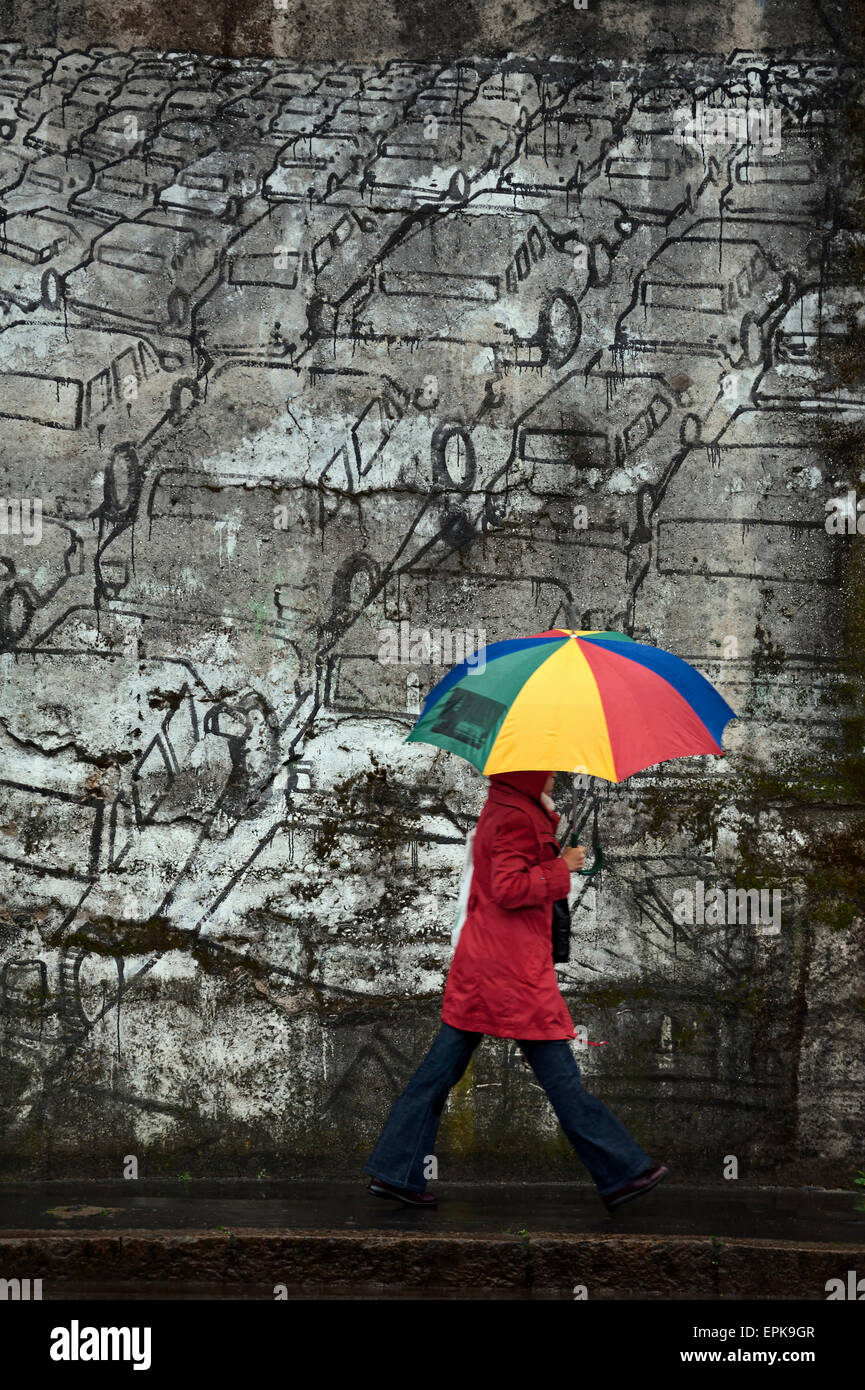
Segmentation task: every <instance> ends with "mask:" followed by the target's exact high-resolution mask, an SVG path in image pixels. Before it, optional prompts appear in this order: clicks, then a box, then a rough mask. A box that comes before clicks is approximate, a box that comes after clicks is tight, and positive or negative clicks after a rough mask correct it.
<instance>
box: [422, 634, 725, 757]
mask: <svg viewBox="0 0 865 1390" xmlns="http://www.w3.org/2000/svg"><path fill="white" fill-rule="evenodd" d="M483 651H484V658H485V659H484V661H483V663H481V662H477V663H476V664H475V665H470V664H469V662H467V661H463V662H461V663H460V665H458V666H455V667H454V668H453V670H451V671H449V672H448V674H447V675H446V676H445V677H444V678H443V679H442V680H440V681H439V683H438V685H436V686H434V688H433V689H432V690H431V691H430V693H429V695H428V696H427V697H426V700H425V701H424V706H423V709H422V710H421V713H420V716H419V718H418V720H417V722H416V724H415V726H414V728H413V729H412V731H411V733H410V734H409V735H408V738H407V740H406V742H407V743H412V742H415V743H432V744H436V745H437V746H438V747H439V748H446V749H448V750H449V751H450V752H452V753H458V754H459V755H460V756H461V757H463V758H466V759H467V760H468V762H470V763H471V764H472V765H473V766H474V767H476V768H477V769H478V771H479V772H482V773H484V774H485V775H487V776H489V775H490V774H491V773H493V772H520V771H523V772H524V771H527V770H529V769H534V768H548V769H549V770H550V771H557V772H570V773H577V772H579V773H586V774H588V775H589V776H592V777H602V778H604V779H605V780H606V781H608V782H622V781H624V779H625V778H626V777H630V776H631V775H632V774H633V773H635V772H640V771H641V770H642V769H643V768H644V767H649V766H651V764H652V763H662V762H667V761H668V760H669V759H671V758H688V757H693V756H694V755H695V754H699V753H723V751H724V750H723V748H722V747H721V736H722V734H723V731H724V726H725V725H726V724H727V722H728V721H729V720H730V719H735V718H736V717H737V716H736V714H735V713H734V711H733V710H732V709H731V708H730V706H729V705H728V704H727V702H726V700H723V699H722V698H721V696H720V695H719V694H718V692H717V690H715V688H714V687H713V686H712V685H710V683H709V682H708V681H707V680H706V678H705V676H701V675H700V673H699V671H695V670H694V668H693V666H689V665H688V663H687V662H686V661H682V660H681V659H680V658H679V657H677V656H673V655H672V653H671V652H665V651H661V650H660V649H659V648H657V647H647V646H645V645H644V644H643V643H641V642H635V641H634V640H633V639H632V638H631V637H627V636H626V635H625V633H623V632H580V631H576V630H575V629H572V628H551V629H550V631H549V632H536V633H535V634H534V635H533V636H531V637H521V638H516V639H515V640H513V641H508V642H494V643H492V645H491V646H488V647H486V648H485V649H483Z"/></svg>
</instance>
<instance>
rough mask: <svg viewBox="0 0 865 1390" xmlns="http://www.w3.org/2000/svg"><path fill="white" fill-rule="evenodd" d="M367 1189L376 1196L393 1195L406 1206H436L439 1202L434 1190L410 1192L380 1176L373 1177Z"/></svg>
mask: <svg viewBox="0 0 865 1390" xmlns="http://www.w3.org/2000/svg"><path fill="white" fill-rule="evenodd" d="M368 1191H370V1192H372V1193H374V1195H375V1196H376V1197H393V1198H395V1200H396V1201H397V1202H405V1204H406V1206H407V1207H437V1206H438V1203H439V1199H438V1197H437V1196H436V1195H435V1193H434V1192H410V1191H409V1189H408V1188H407V1187H394V1185H393V1183H390V1182H384V1181H383V1179H382V1178H373V1180H372V1182H371V1183H370V1185H369V1189H368Z"/></svg>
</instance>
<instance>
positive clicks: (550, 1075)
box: [364, 772, 668, 1211]
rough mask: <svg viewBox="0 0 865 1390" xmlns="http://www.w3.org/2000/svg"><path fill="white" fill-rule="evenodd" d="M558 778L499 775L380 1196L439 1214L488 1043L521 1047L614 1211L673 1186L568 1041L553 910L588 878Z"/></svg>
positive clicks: (377, 1157)
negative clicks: (465, 1085)
mask: <svg viewBox="0 0 865 1390" xmlns="http://www.w3.org/2000/svg"><path fill="white" fill-rule="evenodd" d="M553 781H554V774H553V773H552V772H549V773H547V772H500V773H496V774H494V775H493V776H492V777H490V779H489V782H490V787H489V793H488V795H487V800H486V803H485V805H484V808H483V810H482V811H481V814H480V818H479V820H478V824H477V833H476V835H475V842H474V871H473V875H472V882H471V892H470V894H469V901H468V912H467V915H466V920H465V924H464V926H463V929H462V932H461V934H460V938H459V942H458V944H457V948H456V951H455V953H454V958H453V961H452V963H451V968H450V973H449V975H448V979H447V985H446V987H445V993H444V1001H443V1004H442V1014H441V1016H442V1026H441V1029H440V1031H439V1033H438V1036H437V1037H436V1039H435V1041H434V1042H433V1045H432V1047H431V1048H430V1050H429V1052H428V1053H427V1055H426V1057H425V1058H424V1060H423V1061H422V1062H421V1064H420V1066H419V1067H418V1069H417V1071H416V1072H415V1074H414V1076H413V1077H412V1078H411V1080H410V1081H409V1083H408V1085H407V1086H406V1088H405V1090H404V1091H403V1093H402V1095H401V1096H400V1097H399V1099H398V1101H397V1102H396V1105H395V1106H394V1108H393V1110H392V1111H391V1114H390V1118H389V1119H388V1121H387V1124H386V1125H385V1127H384V1129H383V1130H382V1133H381V1135H380V1137H379V1140H378V1142H377V1144H376V1146H375V1148H374V1149H373V1151H372V1154H371V1155H370V1158H369V1162H368V1163H367V1165H366V1167H365V1168H364V1172H365V1173H368V1174H369V1175H370V1176H371V1177H372V1182H371V1183H370V1185H369V1190H370V1192H373V1193H375V1195H376V1196H377V1197H390V1198H396V1199H397V1200H399V1201H402V1202H405V1203H406V1205H408V1206H423V1207H433V1206H435V1205H436V1203H437V1198H436V1197H435V1195H434V1194H433V1193H431V1192H427V1191H426V1175H425V1167H426V1163H427V1160H428V1159H429V1158H430V1157H432V1155H433V1153H434V1149H435V1141H436V1135H437V1134H438V1127H439V1120H440V1119H441V1113H442V1110H443V1109H444V1105H445V1101H446V1100H447V1097H448V1093H449V1091H450V1089H451V1087H452V1086H454V1085H455V1084H456V1083H457V1081H459V1079H460V1077H461V1076H462V1074H463V1072H464V1071H465V1069H466V1067H467V1066H468V1063H469V1060H470V1058H471V1055H472V1053H473V1052H474V1050H475V1048H476V1047H477V1045H478V1043H479V1042H480V1040H481V1038H482V1037H483V1035H484V1034H489V1035H490V1036H492V1037H494V1038H514V1039H516V1041H517V1042H518V1043H519V1045H520V1047H521V1048H522V1051H523V1053H524V1054H525V1056H526V1058H527V1060H528V1062H529V1065H530V1066H531V1068H532V1070H533V1071H534V1073H535V1075H536V1076H537V1078H538V1080H539V1081H540V1083H541V1085H542V1086H543V1088H544V1090H545V1091H546V1093H547V1096H548V1098H549V1100H550V1102H551V1104H552V1106H553V1109H554V1110H555V1112H556V1115H557V1116H558V1119H559V1122H560V1124H561V1126H562V1128H563V1130H564V1131H565V1134H566V1135H567V1136H568V1138H569V1139H570V1141H571V1143H572V1144H573V1146H574V1148H575V1150H576V1151H577V1153H578V1154H579V1156H580V1158H581V1159H582V1160H583V1162H584V1163H585V1165H586V1167H587V1168H588V1170H589V1172H590V1173H591V1175H592V1178H593V1179H594V1181H595V1184H596V1186H597V1189H598V1192H599V1193H600V1195H601V1197H602V1198H603V1200H604V1202H605V1204H606V1206H607V1207H608V1209H609V1210H610V1211H612V1210H614V1209H615V1208H616V1207H618V1206H620V1205H621V1204H622V1203H623V1202H627V1201H629V1200H630V1199H631V1198H633V1197H639V1196H641V1195H642V1193H644V1192H648V1191H649V1190H650V1188H652V1187H654V1186H655V1184H656V1183H658V1182H660V1181H661V1179H662V1178H664V1177H666V1176H667V1171H668V1170H667V1169H666V1168H665V1167H663V1166H662V1165H660V1164H659V1165H653V1163H652V1161H651V1159H650V1158H649V1156H648V1154H646V1153H645V1152H644V1151H643V1149H641V1148H640V1146H639V1144H638V1143H637V1142H636V1140H635V1139H633V1138H632V1136H631V1135H630V1134H629V1133H628V1131H627V1130H626V1129H625V1127H624V1125H622V1124H621V1123H620V1122H619V1121H618V1120H617V1119H616V1117H615V1116H614V1115H613V1114H612V1113H611V1112H610V1111H609V1110H608V1109H607V1107H606V1106H605V1105H604V1104H603V1102H602V1101H599V1100H597V1099H596V1098H595V1097H594V1096H591V1095H589V1093H588V1092H587V1091H585V1090H584V1089H583V1085H582V1082H581V1080H580V1069H579V1067H578V1066H577V1062H576V1059H575V1057H574V1054H573V1051H572V1050H571V1047H570V1045H569V1042H568V1039H572V1038H573V1037H574V1035H575V1034H574V1025H573V1023H572V1021H571V1017H570V1014H569V1013H568V1010H567V1007H566V1005H565V1001H564V999H563V998H562V995H561V993H560V992H559V986H558V981H557V979H556V971H555V966H554V965H553V955H552V904H553V903H554V901H555V900H556V899H557V898H564V897H566V896H567V894H568V892H569V890H570V882H571V874H572V873H575V872H576V871H577V869H579V868H581V867H582V864H583V861H584V859H585V855H586V852H585V850H584V849H583V847H582V846H579V847H577V848H575V849H573V848H568V849H565V850H563V851H560V849H559V842H558V840H557V839H556V837H555V834H554V831H555V827H556V825H557V823H558V819H559V817H558V815H557V813H556V811H555V810H554V808H553V803H552V800H551V798H550V793H551V792H552V789H553Z"/></svg>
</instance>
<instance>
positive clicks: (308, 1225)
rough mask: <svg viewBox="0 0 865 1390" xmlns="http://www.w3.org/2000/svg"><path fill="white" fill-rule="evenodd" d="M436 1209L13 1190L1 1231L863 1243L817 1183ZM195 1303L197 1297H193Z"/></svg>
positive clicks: (207, 1186) (71, 1187) (515, 1196)
mask: <svg viewBox="0 0 865 1390" xmlns="http://www.w3.org/2000/svg"><path fill="white" fill-rule="evenodd" d="M435 1190H437V1191H438V1193H439V1206H438V1208H437V1209H434V1210H432V1211H418V1210H415V1209H409V1208H406V1207H403V1206H402V1205H401V1204H398V1203H396V1202H390V1201H384V1200H382V1199H381V1198H376V1197H373V1196H372V1195H370V1194H369V1193H368V1192H367V1190H366V1185H365V1180H361V1181H354V1182H346V1181H329V1182H294V1181H268V1180H264V1181H260V1182H257V1181H246V1182H243V1181H237V1182H234V1181H232V1182H183V1181H182V1180H173V1181H168V1180H160V1181H153V1180H138V1181H129V1182H119V1183H118V1182H114V1183H99V1182H79V1183H71V1182H48V1183H5V1184H3V1185H2V1187H0V1230H3V1231H22V1230H29V1231H78V1230H88V1231H121V1230H123V1231H133V1230H160V1231H166V1230H175V1231H192V1230H196V1231H219V1230H223V1231H225V1230H229V1231H230V1230H237V1229H244V1230H252V1229H260V1230H262V1231H265V1230H270V1231H276V1230H280V1231H346V1232H351V1231H357V1232H367V1233H375V1232H382V1233H383V1234H385V1233H388V1232H391V1233H395V1232H401V1233H408V1232H417V1231H419V1230H420V1231H424V1232H427V1233H430V1234H439V1235H447V1234H453V1233H455V1232H464V1233H475V1234H501V1235H522V1234H537V1233H539V1232H555V1233H557V1234H578V1233H579V1234H590V1233H593V1232H598V1233H606V1234H609V1233H611V1232H614V1231H615V1232H617V1233H634V1234H642V1235H669V1236H689V1235H698V1236H710V1237H711V1236H715V1237H718V1238H724V1237H745V1238H749V1239H757V1240H786V1241H796V1242H803V1241H817V1242H827V1243H832V1244H844V1243H856V1242H861V1241H862V1240H863V1239H865V1210H860V1209H859V1208H862V1207H863V1205H865V1203H863V1197H862V1194H861V1193H858V1192H857V1191H855V1190H851V1191H829V1190H824V1189H821V1188H770V1187H751V1188H748V1187H743V1186H739V1185H738V1184H736V1183H734V1182H730V1183H728V1184H726V1185H725V1186H723V1187H721V1186H716V1187H696V1186H692V1187H686V1186H673V1185H671V1184H670V1183H669V1182H667V1183H665V1184H662V1185H661V1186H660V1187H658V1188H657V1189H656V1190H655V1191H653V1192H651V1193H649V1194H647V1195H646V1196H645V1197H642V1198H639V1199H638V1200H637V1201H635V1202H633V1203H629V1204H628V1205H627V1206H625V1207H622V1208H621V1209H620V1210H619V1211H618V1212H616V1213H615V1215H610V1214H609V1213H607V1212H606V1210H605V1209H604V1207H603V1206H602V1204H601V1202H600V1199H599V1198H598V1196H597V1195H596V1193H595V1191H594V1189H593V1188H591V1187H589V1186H586V1185H580V1184H572V1185H567V1186H563V1185H553V1184H548V1183H538V1184H518V1183H508V1184H479V1183H473V1184H456V1183H455V1184H441V1185H436V1189H435ZM193 1296H194V1295H193Z"/></svg>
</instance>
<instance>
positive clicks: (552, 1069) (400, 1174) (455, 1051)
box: [363, 1023, 652, 1197]
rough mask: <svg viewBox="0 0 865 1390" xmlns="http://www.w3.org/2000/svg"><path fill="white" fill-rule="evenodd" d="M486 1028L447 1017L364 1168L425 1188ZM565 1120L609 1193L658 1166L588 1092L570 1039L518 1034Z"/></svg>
mask: <svg viewBox="0 0 865 1390" xmlns="http://www.w3.org/2000/svg"><path fill="white" fill-rule="evenodd" d="M483 1036H484V1035H483V1033H467V1032H465V1031H464V1030H463V1029H462V1028H451V1026H450V1024H448V1023H443V1024H442V1025H441V1029H440V1031H439V1033H438V1036H437V1037H436V1038H435V1040H434V1042H433V1045H432V1047H431V1048H430V1050H429V1052H428V1053H427V1055H426V1056H425V1057H424V1059H423V1061H422V1062H421V1064H420V1066H419V1067H418V1069H417V1071H416V1072H415V1074H414V1076H413V1077H412V1078H411V1080H410V1081H409V1083H408V1085H407V1086H406V1088H405V1090H404V1091H403V1093H402V1095H401V1096H400V1097H399V1099H398V1101H397V1102H396V1104H395V1105H394V1107H393V1110H392V1111H391V1113H390V1117H389V1119H388V1121H387V1124H386V1125H385V1127H384V1129H383V1130H382V1132H381V1134H380V1135H379V1138H378V1142H377V1143H376V1146H375V1148H374V1149H373V1151H372V1153H371V1154H370V1156H369V1161H368V1162H367V1164H366V1167H365V1168H364V1170H363V1171H364V1172H365V1173H368V1174H369V1175H370V1177H374V1178H381V1180H382V1181H383V1182H389V1183H392V1184H393V1185H394V1186H395V1187H405V1188H409V1189H410V1190H411V1191H413V1192H422V1191H424V1189H425V1187H426V1177H425V1174H424V1165H425V1161H426V1159H427V1158H429V1157H430V1156H431V1155H432V1154H433V1153H434V1152H435V1142H436V1136H437V1134H438V1128H439V1121H440V1120H441V1115H442V1111H443V1110H444V1106H445V1101H446V1100H447V1098H448V1093H449V1091H450V1089H451V1087H452V1086H455V1085H456V1083H457V1082H458V1081H459V1079H460V1077H461V1076H462V1074H463V1072H464V1071H465V1069H466V1067H467V1066H468V1064H469V1061H470V1059H471V1055H472V1053H473V1052H474V1050H475V1048H476V1047H477V1045H478V1043H479V1042H480V1040H481V1038H482V1037H483ZM516 1041H517V1043H518V1045H519V1046H520V1047H521V1048H522V1050H523V1053H524V1054H525V1056H526V1059H527V1061H528V1063H529V1066H530V1067H531V1068H532V1071H533V1072H534V1073H535V1076H536V1077H537V1078H538V1080H539V1081H540V1083H541V1085H542V1086H543V1088H544V1090H545V1091H546V1093H547V1097H548V1099H549V1101H550V1103H551V1105H552V1107H553V1109H554V1110H555V1112H556V1115H557V1117H558V1120H559V1123H560V1124H561V1126H562V1129H563V1130H564V1131H565V1134H566V1135H567V1136H568V1138H569V1139H570V1141H571V1143H572V1144H573V1146H574V1148H575V1149H576V1151H577V1153H578V1155H579V1156H580V1158H581V1159H582V1160H583V1163H585V1165H586V1167H587V1168H588V1170H589V1172H590V1173H591V1175H592V1178H593V1179H594V1182H595V1185H596V1187H597V1189H598V1192H599V1193H600V1194H601V1196H602V1197H604V1196H606V1195H607V1194H608V1193H610V1192H615V1191H616V1189H617V1188H619V1187H623V1186H624V1185H625V1183H627V1182H630V1181H631V1179H632V1178H636V1177H637V1176H638V1175H639V1174H640V1173H644V1172H645V1171H646V1169H647V1168H651V1167H652V1160H651V1159H650V1158H649V1155H648V1154H647V1153H645V1152H644V1151H643V1149H641V1148H640V1146H639V1144H638V1143H637V1141H636V1140H635V1139H634V1138H633V1137H632V1136H631V1135H630V1134H629V1133H628V1131H627V1130H626V1129H625V1126H624V1125H623V1124H621V1123H620V1121H619V1120H617V1119H616V1117H615V1115H614V1114H613V1113H612V1112H611V1111H610V1110H608V1109H607V1107H606V1106H605V1105H604V1103H603V1101H600V1100H598V1099H597V1098H596V1097H595V1096H592V1095H589V1092H588V1091H586V1090H584V1088H583V1083H582V1081H581V1080H580V1069H579V1067H578V1066H577V1061H576V1058H575V1057H574V1054H573V1052H572V1051H571V1047H570V1044H569V1043H567V1042H565V1041H564V1040H563V1039H562V1040H556V1041H538V1040H537V1039H531V1038H526V1039H522V1040H520V1039H517V1040H516Z"/></svg>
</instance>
